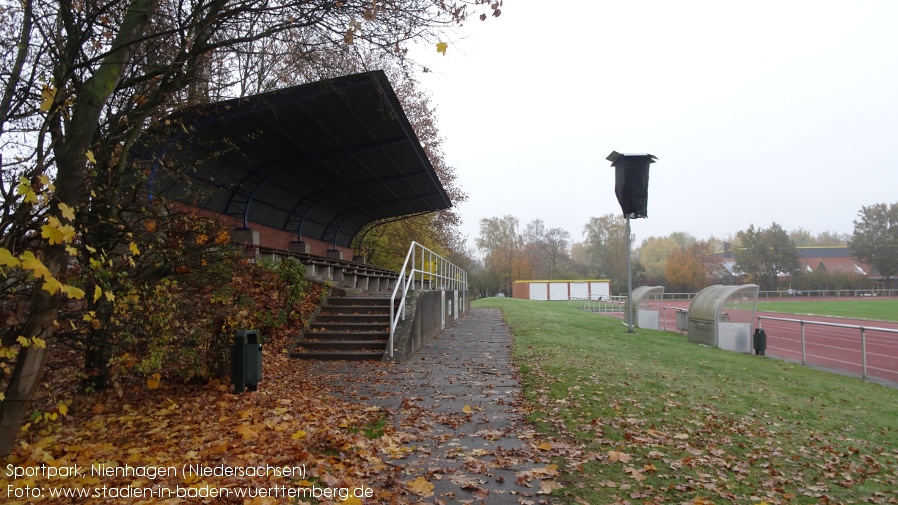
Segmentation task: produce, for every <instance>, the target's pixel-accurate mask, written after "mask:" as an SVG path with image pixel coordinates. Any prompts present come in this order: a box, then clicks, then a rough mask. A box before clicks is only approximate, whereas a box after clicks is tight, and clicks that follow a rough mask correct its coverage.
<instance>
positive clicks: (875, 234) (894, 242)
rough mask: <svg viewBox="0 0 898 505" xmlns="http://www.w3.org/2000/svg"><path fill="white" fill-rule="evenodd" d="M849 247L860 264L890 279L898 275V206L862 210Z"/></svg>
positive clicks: (875, 206)
mask: <svg viewBox="0 0 898 505" xmlns="http://www.w3.org/2000/svg"><path fill="white" fill-rule="evenodd" d="M849 247H851V251H852V253H853V254H854V257H855V258H857V260H858V261H861V262H863V263H866V264H868V265H870V266H872V267H873V268H875V269H876V270H878V271H879V274H880V275H882V276H883V277H885V278H886V284H887V285H888V284H889V283H890V281H889V279H890V278H891V277H892V276H893V275H895V274H896V273H898V203H893V204H890V205H889V204H885V203H877V204H875V205H870V206H865V207H861V210H860V211H858V218H857V219H856V220H855V221H854V232H853V233H852V234H851V240H850V242H849Z"/></svg>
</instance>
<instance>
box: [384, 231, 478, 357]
mask: <svg viewBox="0 0 898 505" xmlns="http://www.w3.org/2000/svg"><path fill="white" fill-rule="evenodd" d="M415 289H431V290H435V291H446V290H461V291H467V289H468V273H467V272H466V271H464V270H462V269H461V268H459V267H457V266H455V265H453V264H452V263H451V262H450V261H449V260H447V259H445V258H443V257H442V256H440V255H439V254H437V253H435V252H433V251H431V250H430V249H428V248H426V247H424V246H423V245H421V244H419V243H417V242H412V243H411V245H410V246H409V248H408V254H406V255H405V262H404V263H403V264H402V269H401V270H400V271H399V279H398V280H397V281H396V286H395V287H394V288H393V294H392V295H391V296H390V339H389V341H388V342H387V348H388V349H389V350H390V357H391V358H392V357H393V336H394V335H395V333H396V327H397V326H398V325H399V320H400V318H401V319H402V320H403V321H404V320H405V298H406V295H407V294H408V292H409V291H414V290H415ZM397 296H399V297H400V298H399V307H396V297H397Z"/></svg>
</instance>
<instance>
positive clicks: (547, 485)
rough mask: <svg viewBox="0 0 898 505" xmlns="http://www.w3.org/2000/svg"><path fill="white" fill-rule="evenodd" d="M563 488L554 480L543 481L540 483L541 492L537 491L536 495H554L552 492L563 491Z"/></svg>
mask: <svg viewBox="0 0 898 505" xmlns="http://www.w3.org/2000/svg"><path fill="white" fill-rule="evenodd" d="M562 487H564V486H562V485H561V484H559V483H557V482H555V481H554V480H543V481H540V483H539V491H537V492H536V494H552V491H555V490H556V489H561V488H562Z"/></svg>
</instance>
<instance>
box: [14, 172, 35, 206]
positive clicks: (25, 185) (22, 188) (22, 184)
mask: <svg viewBox="0 0 898 505" xmlns="http://www.w3.org/2000/svg"><path fill="white" fill-rule="evenodd" d="M16 194H17V195H20V196H24V197H25V202H26V203H37V193H35V192H34V189H33V188H32V187H31V183H30V182H29V181H28V179H26V178H24V177H22V178H21V179H19V185H18V186H16Z"/></svg>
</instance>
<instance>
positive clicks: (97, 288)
mask: <svg viewBox="0 0 898 505" xmlns="http://www.w3.org/2000/svg"><path fill="white" fill-rule="evenodd" d="M101 296H103V290H102V289H100V286H94V303H97V300H99V299H100V297H101ZM88 321H90V319H88Z"/></svg>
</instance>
